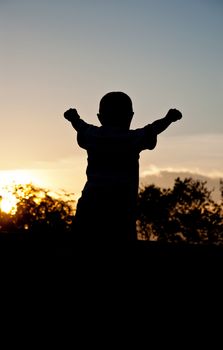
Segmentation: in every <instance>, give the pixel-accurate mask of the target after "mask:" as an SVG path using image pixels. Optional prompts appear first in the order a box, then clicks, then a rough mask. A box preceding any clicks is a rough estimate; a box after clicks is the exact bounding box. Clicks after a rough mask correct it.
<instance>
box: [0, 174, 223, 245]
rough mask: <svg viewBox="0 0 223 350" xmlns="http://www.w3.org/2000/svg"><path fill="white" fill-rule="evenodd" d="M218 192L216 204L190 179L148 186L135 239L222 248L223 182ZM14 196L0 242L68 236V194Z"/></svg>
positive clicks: (23, 192) (24, 191)
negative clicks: (215, 245)
mask: <svg viewBox="0 0 223 350" xmlns="http://www.w3.org/2000/svg"><path fill="white" fill-rule="evenodd" d="M219 190H220V191H221V202H219V203H217V202H216V201H214V200H213V199H212V196H211V194H212V191H209V190H208V189H207V185H206V182H201V181H199V180H193V179H192V178H186V179H184V180H182V179H180V178H177V179H176V180H175V183H174V186H173V188H168V189H165V188H160V187H157V186H155V185H149V186H146V187H144V188H142V189H140V192H139V199H138V213H137V230H138V239H139V240H155V241H162V242H171V243H178V242H186V243H196V244H198V243H208V244H218V245H220V244H223V182H222V181H220V188H219ZM13 194H14V196H15V197H16V199H17V206H16V212H15V213H5V212H3V211H1V210H0V237H1V238H2V237H3V238H4V237H14V238H15V239H20V240H22V239H25V238H27V237H28V238H32V237H35V238H39V239H41V238H42V239H45V238H46V235H49V236H50V237H51V239H52V235H55V237H57V239H58V240H60V239H63V238H64V237H65V236H67V235H69V234H70V233H72V222H73V217H74V214H75V202H74V200H73V199H72V195H71V194H69V193H65V192H64V193H62V194H60V195H57V196H55V194H52V193H50V192H49V191H48V190H46V189H42V188H38V187H36V186H34V185H32V184H29V185H17V186H14V189H13ZM117 200H118V199H117ZM108 225H109V223H108ZM73 233H74V234H75V232H73ZM105 234H106V233H105Z"/></svg>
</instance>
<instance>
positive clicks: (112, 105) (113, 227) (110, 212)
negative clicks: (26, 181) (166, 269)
mask: <svg viewBox="0 0 223 350" xmlns="http://www.w3.org/2000/svg"><path fill="white" fill-rule="evenodd" d="M133 114H134V112H133V107H132V101H131V99H130V97H129V96H128V95H126V94H125V93H123V92H109V93H108V94H106V95H105V96H104V97H102V99H101V101H100V105H99V113H98V114H97V116H98V119H99V121H100V123H101V125H102V126H100V127H97V126H94V125H90V124H88V123H86V122H85V121H84V120H83V119H81V118H80V116H79V115H78V113H77V111H76V109H72V108H71V109H69V110H67V111H66V112H65V113H64V117H65V118H66V119H67V120H68V121H70V122H71V124H72V126H73V127H74V129H75V130H76V131H77V142H78V144H79V146H80V147H82V148H84V149H85V150H86V151H87V154H88V165H87V171H86V173H87V182H86V184H85V186H84V189H83V191H82V196H81V198H80V199H79V201H78V204H77V209H76V215H75V221H74V233H76V234H77V237H79V238H86V239H97V240H98V239H101V240H110V241H112V240H115V241H116V240H120V241H121V240H122V241H123V240H124V241H126V240H136V239H137V236H136V205H137V195H138V186H139V154H140V152H141V151H143V150H146V149H149V150H152V149H154V148H155V146H156V143H157V135H158V134H160V133H161V132H163V131H164V130H165V129H166V128H167V127H168V126H169V125H170V124H171V123H172V122H175V121H177V120H179V119H181V118H182V114H181V113H180V112H179V111H178V110H176V109H170V110H169V111H168V113H167V115H166V116H165V117H164V118H162V119H159V120H156V121H154V122H153V123H152V124H148V125H146V126H145V127H143V128H140V129H136V130H129V128H130V123H131V120H132V117H133Z"/></svg>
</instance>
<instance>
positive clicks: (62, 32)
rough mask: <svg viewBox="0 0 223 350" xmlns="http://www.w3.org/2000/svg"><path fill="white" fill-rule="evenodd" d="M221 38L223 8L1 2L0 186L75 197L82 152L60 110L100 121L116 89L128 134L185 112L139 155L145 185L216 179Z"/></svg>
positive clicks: (157, 1)
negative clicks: (23, 185) (30, 185)
mask: <svg viewBox="0 0 223 350" xmlns="http://www.w3.org/2000/svg"><path fill="white" fill-rule="evenodd" d="M222 38H223V1H222V0H63V1H59V0H38V1H37V0H0V47H1V55H0V77H1V78H0V79H1V84H0V96H1V99H0V100H1V103H0V130H1V137H0V147H1V162H0V185H1V184H5V183H6V182H7V181H13V179H15V178H16V179H19V178H21V181H22V179H23V180H24V181H26V180H27V181H29V179H31V181H33V182H36V183H38V184H40V185H41V186H46V187H51V188H55V189H62V188H63V189H65V190H67V191H71V192H74V193H75V194H76V195H77V196H78V195H79V194H80V192H81V189H82V187H83V185H84V183H85V180H86V177H85V168H86V153H85V151H84V150H82V149H79V147H78V146H77V142H76V134H75V131H74V130H73V129H72V127H71V126H70V125H69V122H67V121H66V120H65V119H64V118H63V113H64V111H65V110H66V109H68V108H70V107H74V108H77V110H78V112H79V114H80V115H81V116H82V117H83V118H84V119H85V120H86V121H87V122H89V123H92V124H95V125H99V122H98V120H97V112H98V104H99V101H100V99H101V97H102V96H103V95H104V94H105V93H107V92H109V91H113V90H115V91H124V92H126V93H127V94H128V95H129V96H130V97H131V98H132V101H133V106H134V112H135V115H134V120H133V122H132V125H131V127H132V128H138V127H142V126H144V125H145V124H148V123H150V122H152V121H154V120H155V119H157V118H161V117H163V116H164V115H165V114H166V113H167V111H168V109H170V108H178V109H179V110H180V111H182V113H183V119H182V120H181V121H179V122H177V123H175V124H172V125H171V126H170V127H169V129H168V130H166V131H165V133H163V134H162V135H160V136H159V141H158V145H157V147H156V149H155V150H154V151H152V152H151V151H144V152H143V153H142V154H141V159H140V175H141V178H142V180H143V179H144V180H145V179H146V180H148V182H149V181H151V180H153V181H156V180H157V181H159V184H163V185H166V183H167V182H166V181H167V179H168V178H169V177H170V175H171V174H173V175H174V176H175V175H177V174H179V175H180V174H181V173H182V174H188V173H194V174H199V175H203V176H208V177H211V178H212V180H213V179H214V180H215V179H216V181H218V179H219V178H220V177H221V178H223V157H222V151H223V40H222Z"/></svg>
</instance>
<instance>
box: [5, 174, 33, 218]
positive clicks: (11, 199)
mask: <svg viewBox="0 0 223 350" xmlns="http://www.w3.org/2000/svg"><path fill="white" fill-rule="evenodd" d="M35 182H36V179H35V178H34V177H33V175H32V174H31V173H30V172H29V171H26V170H10V171H0V211H2V212H4V213H7V214H15V213H16V204H17V199H16V197H15V195H14V194H13V188H14V186H15V185H26V184H30V183H35Z"/></svg>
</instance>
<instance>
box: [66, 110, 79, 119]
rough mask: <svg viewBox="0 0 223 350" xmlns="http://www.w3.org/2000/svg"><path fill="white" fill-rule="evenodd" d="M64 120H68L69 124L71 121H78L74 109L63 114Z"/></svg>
mask: <svg viewBox="0 0 223 350" xmlns="http://www.w3.org/2000/svg"><path fill="white" fill-rule="evenodd" d="M64 118H65V119H67V120H69V122H72V121H74V120H76V119H79V118H80V116H79V114H78V113H77V110H76V109H73V108H70V109H68V110H67V111H66V112H65V113H64Z"/></svg>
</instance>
